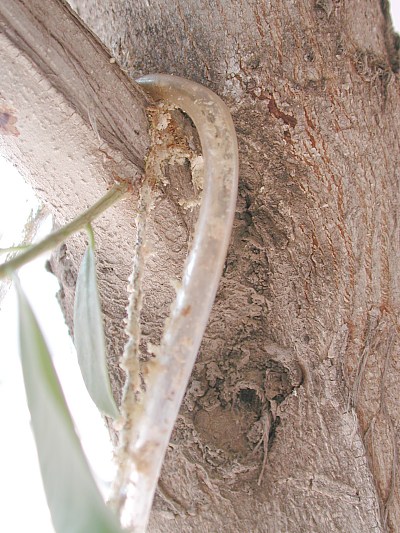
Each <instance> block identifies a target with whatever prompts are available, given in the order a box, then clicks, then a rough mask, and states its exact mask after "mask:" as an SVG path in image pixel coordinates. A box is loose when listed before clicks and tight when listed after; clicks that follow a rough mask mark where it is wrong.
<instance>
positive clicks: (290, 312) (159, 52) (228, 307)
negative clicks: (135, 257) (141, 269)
mask: <svg viewBox="0 0 400 533" xmlns="http://www.w3.org/2000/svg"><path fill="white" fill-rule="evenodd" d="M71 3H72V4H73V7H75V8H76V9H77V10H78V13H79V14H80V15H81V16H82V17H83V18H84V20H85V21H86V22H87V23H88V24H89V26H90V27H91V28H92V29H93V31H95V33H97V34H98V35H99V36H100V38H101V39H102V40H103V41H104V42H105V44H106V45H107V46H108V47H109V49H110V50H111V51H112V53H113V54H114V55H115V57H116V58H117V60H118V61H119V63H120V64H121V65H122V66H123V67H124V68H125V69H127V70H128V71H129V73H130V74H131V75H132V76H136V75H138V74H142V73H148V72H154V71H160V72H167V73H174V74H179V75H182V76H184V77H187V78H191V79H194V80H196V81H199V82H202V83H204V84H206V85H208V86H209V87H210V88H211V89H213V90H215V91H216V92H217V93H218V94H219V95H220V96H222V97H223V98H224V100H225V101H226V102H227V104H228V105H229V106H230V108H231V110H232V113H233V117H234V120H235V124H236V127H237V133H238V138H239V143H240V151H241V153H240V156H241V175H240V180H241V181H240V194H239V199H238V207H237V218H236V223H235V228H234V233H233V237H232V246H231V249H230V253H229V256H228V259H227V262H226V269H225V272H224V277H223V280H222V282H221V286H220V290H219V294H218V297H217V301H216V304H215V307H214V310H213V313H212V316H211V319H210V324H209V327H208V330H207V333H206V335H205V339H204V342H203V345H202V349H201V353H200V354H199V358H198V363H197V365H196V368H195V372H194V375H193V379H192V381H191V384H190V385H189V388H188V392H187V395H186V399H185V403H184V406H183V407H182V411H181V415H180V418H179V420H178V422H177V425H176V428H175V431H174V434H173V437H172V441H171V446H170V450H169V453H168V456H167V459H166V463H165V466H164V470H163V474H162V477H161V481H160V484H159V492H158V495H157V497H156V500H155V504H154V511H153V516H152V520H151V525H150V531H152V532H157V531H160V532H161V531H162V532H164V533H165V532H169V531H170V532H183V531H184V532H189V531H192V532H200V531H201V532H203V531H204V532H207V531H209V532H223V531H232V532H242V531H251V532H272V533H281V532H283V531H285V532H290V533H295V532H296V533H297V532H299V531H312V532H338V533H339V532H343V531H351V532H353V531H354V532H364V531H393V532H395V531H398V530H399V529H400V494H399V484H398V478H397V474H398V466H399V465H398V448H399V438H400V415H399V413H400V409H399V408H400V400H399V394H398V387H399V383H400V363H399V360H400V359H399V318H398V316H399V303H400V291H399V276H398V265H399V260H400V241H399V236H400V234H399V220H398V214H397V212H398V207H399V178H400V175H399V174H400V172H399V164H398V163H399V148H400V147H399V144H400V143H399V134H398V130H399V119H398V117H399V116H400V115H399V113H400V84H399V83H400V82H399V76H398V74H397V69H398V64H399V56H398V39H397V38H396V37H395V36H394V35H393V34H392V31H391V28H390V21H389V19H388V16H387V3H386V2H385V1H382V2H380V1H379V0H368V1H367V0H364V1H361V0H360V1H356V0H354V1H353V2H346V3H345V2H342V1H341V0H324V1H321V0H317V1H312V0H305V1H300V0H298V1H295V2H285V1H282V0H274V1H273V2H269V3H267V2H260V1H257V0H251V1H250V2H249V1H248V2H240V1H238V2H230V1H229V0H220V1H217V2H211V1H206V0H198V1H196V2H194V1H187V0H186V1H183V0H174V1H171V0H156V1H154V2H151V3H149V2H147V1H146V0H135V1H133V0H132V1H129V0H125V1H124V2H120V1H118V0H111V1H110V0H108V1H107V2H105V1H102V0H97V1H95V0H74V2H71ZM157 118H159V117H158V115H157V114H155V118H154V120H157ZM166 121H167V122H168V121H169V122H168V128H167V130H163V131H162V136H161V139H164V143H165V144H164V145H160V146H159V147H158V148H156V149H155V152H154V153H153V156H154V158H155V159H157V154H158V156H159V159H158V166H157V165H154V168H153V171H154V172H155V173H156V174H157V173H158V174H159V173H160V170H163V171H165V173H166V175H167V177H168V180H169V183H167V184H164V185H160V187H159V189H158V191H157V193H156V192H155V209H154V210H153V211H152V218H151V221H150V222H151V224H150V228H151V229H150V232H149V236H148V242H147V246H148V249H149V250H150V251H151V255H150V256H149V258H148V262H147V265H146V268H147V278H146V283H145V289H146V298H145V306H144V317H143V334H144V337H145V338H147V340H149V341H151V342H153V343H154V342H156V340H157V337H158V336H159V334H160V331H161V329H162V326H163V319H164V317H165V315H166V314H167V311H168V305H169V302H170V300H171V298H172V293H173V291H172V288H171V285H170V283H169V280H170V278H171V277H177V276H178V275H179V271H180V266H181V264H182V261H183V257H184V255H185V252H186V250H187V243H188V239H190V232H191V227H192V218H193V215H192V213H191V212H190V210H188V209H184V208H183V207H182V205H185V202H186V204H187V202H188V201H189V200H192V199H193V198H194V195H195V191H194V190H193V188H192V185H191V180H190V175H189V165H188V164H186V165H185V164H183V165H182V162H184V161H185V160H186V161H189V160H190V159H191V158H192V157H193V154H196V153H197V148H196V146H197V145H196V139H195V134H194V132H193V131H192V129H191V125H190V123H188V121H186V122H185V120H184V119H183V118H182V117H180V116H179V113H177V112H175V113H174V114H173V116H172V117H169V116H167V117H166V118H165V117H164V124H165V123H166ZM185 139H186V143H187V144H185ZM168 150H169V155H168V154H167V152H168ZM77 187H79V184H78V185H77ZM45 195H47V197H48V198H50V200H51V198H52V196H51V191H49V190H46V192H45ZM60 204H61V203H59V204H57V205H56V208H57V210H58V211H59V213H61V215H60V216H61V217H62V216H65V208H64V207H63V206H62V205H60ZM131 216H132V215H131V214H129V213H128V212H127V210H120V211H118V220H119V223H120V224H121V225H123V224H125V222H126V221H127V220H128V219H129V217H131ZM103 229H104V230H105V229H106V228H103ZM121 238H123V239H128V237H125V236H123V237H121V233H118V232H117V233H116V235H115V240H113V239H111V240H110V242H111V244H110V247H109V248H108V249H105V250H104V252H103V254H102V255H101V265H102V267H101V273H102V275H103V276H104V277H103V296H104V298H105V300H104V301H105V309H106V315H108V318H109V319H108V328H109V330H108V331H109V333H108V336H109V341H110V344H112V345H114V348H115V350H114V352H113V357H114V358H117V356H118V350H119V349H120V344H121V340H123V335H122V333H121V330H122V328H121V316H122V315H123V312H124V306H125V304H126V297H125V295H124V290H125V284H126V275H125V274H126V269H124V268H122V269H120V268H119V265H118V264H112V262H113V256H112V250H114V251H117V250H119V247H120V246H121ZM129 239H131V240H129V242H133V237H129ZM123 243H124V244H125V243H126V240H123ZM74 246H75V245H74V243H72V244H71V245H68V249H69V250H70V251H69V252H67V253H68V254H70V255H68V257H69V260H70V261H72V262H73V263H74V265H75V263H76V261H77V260H76V249H77V248H76V247H75V248H74ZM78 248H79V247H78ZM120 257H123V259H124V261H125V263H127V262H128V261H129V251H128V249H127V248H125V247H124V250H123V252H122V254H121V255H120ZM110 267H112V270H113V275H112V276H110ZM74 268H75V266H73V267H72V268H70V267H68V268H67V269H66V270H65V272H70V271H71V270H72V271H73V270H74ZM67 292H68V290H67ZM69 292H72V291H71V290H70V291H69ZM115 295H117V296H116V297H115ZM67 305H68V303H67ZM143 351H144V352H145V351H146V346H143ZM113 372H114V373H115V372H116V367H113ZM116 383H117V381H116Z"/></svg>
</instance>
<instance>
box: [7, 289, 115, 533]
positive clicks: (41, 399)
mask: <svg viewBox="0 0 400 533" xmlns="http://www.w3.org/2000/svg"><path fill="white" fill-rule="evenodd" d="M16 288H17V293H18V310H19V336H20V352H21V362H22V370H23V374H24V381H25V389H26V396H27V400H28V407H29V410H30V413H31V422H32V429H33V434H34V437H35V441H36V447H37V453H38V457H39V464H40V470H41V473H42V479H43V485H44V489H45V493H46V498H47V502H48V505H49V509H50V513H51V517H52V520H53V524H54V528H55V530H56V531H57V533H89V532H96V533H97V532H100V533H121V531H122V530H121V528H120V526H119V524H118V521H117V518H116V517H115V516H114V515H113V514H112V512H111V511H110V510H109V509H108V508H107V506H106V505H105V503H104V501H103V498H102V496H101V494H100V492H99V489H98V488H97V485H96V483H95V481H94V479H93V476H92V473H91V471H90V468H89V465H88V463H87V460H86V457H85V455H84V453H83V450H82V447H81V444H80V442H79V439H78V436H77V434H76V432H75V429H74V425H73V421H72V418H71V415H70V413H69V411H68V407H67V404H66V402H65V399H64V395H63V392H62V389H61V387H60V384H59V381H58V378H57V375H56V373H55V370H54V366H53V362H52V360H51V356H50V354H49V351H48V349H47V346H46V343H45V341H44V338H43V335H42V333H41V331H40V328H39V326H38V323H37V321H36V318H35V316H34V314H33V312H32V309H31V307H30V305H29V303H28V301H27V299H26V297H25V295H24V293H23V291H22V289H21V287H20V285H19V282H18V280H16Z"/></svg>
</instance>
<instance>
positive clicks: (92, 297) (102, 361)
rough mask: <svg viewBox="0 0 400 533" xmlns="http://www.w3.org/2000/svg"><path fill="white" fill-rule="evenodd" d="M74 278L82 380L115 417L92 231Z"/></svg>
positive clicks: (75, 334)
mask: <svg viewBox="0 0 400 533" xmlns="http://www.w3.org/2000/svg"><path fill="white" fill-rule="evenodd" d="M89 236H90V239H89V246H88V249H87V250H86V253H85V255H84V257H83V260H82V264H81V267H80V270H79V274H78V279H77V282H76V291H75V308H74V338H75V347H76V351H77V354H78V362H79V366H80V368H81V372H82V376H83V380H84V382H85V385H86V388H87V390H88V392H89V394H90V396H91V397H92V400H93V401H94V403H95V404H96V406H97V407H98V409H100V411H102V412H103V413H105V414H107V415H108V416H111V417H112V418H116V417H117V416H118V415H119V413H118V408H117V406H116V405H115V401H114V397H113V395H112V392H111V386H110V381H109V378H108V371H107V353H106V345H105V338H104V329H103V315H102V312H101V307H100V298H99V293H98V290H97V280H96V264H95V257H94V239H93V234H92V233H89Z"/></svg>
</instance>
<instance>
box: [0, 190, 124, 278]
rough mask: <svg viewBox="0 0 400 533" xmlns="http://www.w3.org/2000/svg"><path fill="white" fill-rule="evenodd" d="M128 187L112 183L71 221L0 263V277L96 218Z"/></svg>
mask: <svg viewBox="0 0 400 533" xmlns="http://www.w3.org/2000/svg"><path fill="white" fill-rule="evenodd" d="M128 188H129V184H128V183H125V182H123V183H118V184H117V185H114V186H113V187H112V188H111V189H110V190H109V191H108V193H107V194H105V195H104V196H103V197H102V198H101V199H100V200H99V201H98V202H96V203H95V204H94V205H92V207H90V208H89V209H88V210H87V211H85V212H84V213H82V214H81V215H79V216H77V217H76V218H75V219H74V220H72V222H70V223H69V224H67V225H65V226H63V227H62V228H60V229H59V230H57V231H55V232H53V233H50V235H48V236H47V237H46V238H45V239H43V240H42V241H40V242H38V243H37V244H33V245H31V246H29V248H28V249H27V250H26V251H25V252H22V253H21V254H19V255H17V256H16V257H13V258H12V259H10V261H7V262H6V263H3V264H2V265H0V279H2V278H5V277H6V276H11V275H12V273H13V272H14V271H15V270H17V269H18V268H20V267H22V266H23V265H25V264H26V263H28V262H29V261H32V260H33V259H36V258H37V257H38V256H39V255H41V254H43V253H45V252H48V251H50V250H52V249H53V248H56V247H57V246H58V245H59V244H61V243H62V242H63V241H65V239H67V238H68V237H69V236H70V235H72V234H73V233H76V232H77V231H79V230H81V229H82V228H84V227H85V226H87V225H88V224H90V222H91V221H92V220H94V219H95V218H97V217H98V216H99V215H100V214H101V213H103V211H105V210H106V209H108V208H109V207H110V206H112V205H113V204H114V203H115V202H116V201H117V200H119V199H120V198H121V197H122V196H123V195H124V194H125V193H126V191H127V190H128Z"/></svg>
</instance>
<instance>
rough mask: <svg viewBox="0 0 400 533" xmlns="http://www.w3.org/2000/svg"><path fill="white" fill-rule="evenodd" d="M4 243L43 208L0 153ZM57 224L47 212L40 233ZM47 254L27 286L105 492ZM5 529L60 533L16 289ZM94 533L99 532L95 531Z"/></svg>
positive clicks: (0, 368)
mask: <svg viewBox="0 0 400 533" xmlns="http://www.w3.org/2000/svg"><path fill="white" fill-rule="evenodd" d="M392 16H393V22H394V26H395V28H397V31H400V0H394V1H393V2H392ZM0 192H1V194H0V248H6V247H8V246H12V245H16V244H18V243H20V242H21V239H22V235H23V228H24V225H25V223H26V220H27V219H28V217H29V215H30V214H31V212H32V211H35V210H36V209H37V208H38V203H37V201H36V200H35V197H34V195H33V192H32V190H31V189H30V187H28V186H27V185H26V184H25V183H24V182H23V180H22V178H21V177H20V175H19V174H18V172H17V171H16V170H15V169H14V168H13V167H12V165H11V164H9V163H7V162H6V161H5V160H4V159H1V158H0ZM50 230H51V220H49V219H47V221H46V222H45V223H43V224H42V226H41V228H40V232H39V233H40V235H38V238H39V237H42V236H43V235H46V234H47V233H49V231H50ZM46 259H47V257H42V258H41V259H39V260H37V261H35V262H33V263H32V264H30V265H27V266H26V267H24V268H22V269H21V270H20V278H21V282H22V285H23V287H24V289H25V292H26V293H27V295H28V298H29V300H30V302H31V304H32V306H33V307H34V310H35V313H36V315H37V318H38V320H39V323H40V324H41V327H42V331H43V333H44V334H45V337H46V340H47V343H48V346H49V348H50V350H51V352H52V354H53V357H54V364H55V365H56V368H57V371H58V373H59V376H60V378H61V380H62V385H63V389H64V393H65V395H66V397H67V401H68V404H69V406H70V409H71V412H72V415H73V417H74V420H75V422H76V426H77V430H78V433H79V434H80V436H81V439H82V443H83V446H84V448H85V450H86V451H87V454H88V458H89V460H90V462H91V465H92V468H93V470H94V472H95V474H96V476H97V478H98V480H99V484H100V487H101V488H102V490H103V492H105V493H107V489H108V487H109V484H110V482H111V480H112V477H113V472H114V467H113V464H112V451H111V444H110V442H109V438H108V433H107V431H106V429H105V427H104V424H103V421H102V419H101V416H100V415H99V413H98V411H97V409H96V408H95V407H94V405H93V403H92V401H91V399H90V398H89V396H88V394H87V392H86V389H85V387H84V385H83V382H82V378H81V375H80V372H79V368H78V364H77V361H76V353H75V350H74V346H73V343H72V341H71V339H70V337H69V335H68V331H67V327H66V325H65V323H64V318H63V316H62V313H61V310H60V308H59V306H58V302H57V300H56V298H55V293H56V292H57V290H58V282H57V280H56V278H55V277H54V276H53V275H51V274H49V273H48V272H47V271H46V270H45V268H44V262H45V260H46ZM0 339H1V344H0V346H1V353H0V420H1V430H2V435H3V438H2V439H1V444H0V472H1V476H0V501H1V511H0V531H5V532H7V533H21V532H24V531H38V532H40V533H54V529H53V527H52V525H51V521H50V516H49V512H48V510H47V505H46V501H45V497H44V494H43V489H42V483H41V478H40V473H39V468H38V463H37V457H36V450H35V446H34V442H33V437H32V434H31V430H30V425H29V419H30V417H29V412H28V409H27V406H26V403H25V392H24V387H23V381H22V372H21V369H20V364H19V356H18V337H17V318H16V299H15V294H14V291H13V290H10V291H8V293H7V295H6V296H5V298H4V299H3V300H2V301H0ZM88 533H91V532H88Z"/></svg>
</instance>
